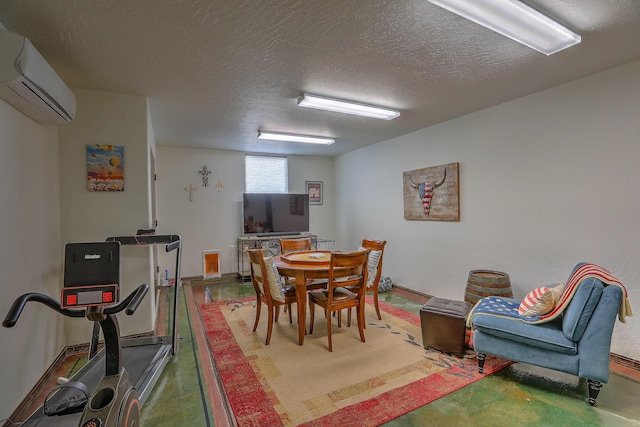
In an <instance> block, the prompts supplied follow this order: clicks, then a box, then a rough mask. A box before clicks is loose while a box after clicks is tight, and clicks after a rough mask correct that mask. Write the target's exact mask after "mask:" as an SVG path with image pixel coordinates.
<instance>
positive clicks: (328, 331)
mask: <svg viewBox="0 0 640 427" xmlns="http://www.w3.org/2000/svg"><path fill="white" fill-rule="evenodd" d="M339 319H340V313H338V322H339V321H340V320H339ZM327 338H329V351H333V346H332V345H331V318H328V319H327Z"/></svg>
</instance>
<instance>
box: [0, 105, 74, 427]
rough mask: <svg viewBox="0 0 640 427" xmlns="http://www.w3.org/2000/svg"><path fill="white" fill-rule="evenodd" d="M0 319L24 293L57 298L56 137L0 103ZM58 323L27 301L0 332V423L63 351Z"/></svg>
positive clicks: (52, 130) (55, 316) (57, 318)
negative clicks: (16, 317) (17, 316)
mask: <svg viewBox="0 0 640 427" xmlns="http://www.w3.org/2000/svg"><path fill="white" fill-rule="evenodd" d="M0 182H2V185H0V212H1V214H0V235H2V245H0V271H2V280H1V283H2V284H1V285H0V288H1V292H2V298H0V316H1V317H2V319H4V316H5V315H6V314H7V312H8V311H9V307H10V306H11V304H12V303H13V301H14V299H16V298H17V297H18V296H20V295H22V294H24V293H27V292H41V293H44V294H48V295H52V296H56V295H58V294H59V292H60V291H59V290H60V286H61V285H60V283H61V277H62V250H61V249H62V248H61V245H60V182H59V168H58V132H57V128H56V127H47V126H41V125H39V124H37V123H36V122H34V121H33V120H31V119H29V118H27V117H26V116H24V115H23V114H22V113H20V112H19V111H18V110H16V109H14V108H13V107H12V106H10V105H9V104H7V103H6V102H5V101H4V100H2V99H0ZM63 339H64V336H63V328H62V319H61V317H60V316H59V315H58V314H57V313H55V312H54V311H52V310H50V309H48V308H45V307H44V306H42V305H40V304H38V303H33V302H32V303H29V304H28V305H27V306H26V307H25V309H24V311H23V313H22V316H21V317H20V319H19V321H18V323H17V324H16V326H15V327H14V328H12V329H6V328H0V361H2V363H0V383H1V384H3V385H4V386H3V387H1V388H0V419H2V418H5V417H8V416H9V415H10V413H11V412H12V411H13V409H14V408H15V407H16V406H17V405H18V403H20V401H21V400H22V398H23V397H24V396H25V395H26V394H27V392H28V391H29V390H30V389H31V387H32V386H33V384H35V383H36V381H37V380H38V379H39V378H40V376H41V375H42V373H43V372H44V371H45V370H46V369H47V368H48V367H49V365H50V364H51V363H52V362H53V360H54V359H55V357H56V356H57V355H58V354H59V353H60V351H61V350H62V348H63V346H64V340H63Z"/></svg>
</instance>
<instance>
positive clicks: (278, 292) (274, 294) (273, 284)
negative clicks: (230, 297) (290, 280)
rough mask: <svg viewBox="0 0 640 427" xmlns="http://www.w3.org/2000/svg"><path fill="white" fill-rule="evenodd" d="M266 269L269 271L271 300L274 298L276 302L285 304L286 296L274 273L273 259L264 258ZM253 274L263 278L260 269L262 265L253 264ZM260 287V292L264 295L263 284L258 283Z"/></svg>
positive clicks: (268, 280)
mask: <svg viewBox="0 0 640 427" xmlns="http://www.w3.org/2000/svg"><path fill="white" fill-rule="evenodd" d="M252 264H253V263H252ZM264 267H265V269H266V270H267V284H268V285H269V291H270V293H271V298H273V300H274V301H278V302H284V295H283V294H282V288H281V286H280V282H279V280H278V279H277V278H276V274H275V272H274V265H273V259H271V257H265V258H264ZM253 274H255V275H256V276H257V277H260V278H262V270H261V269H260V264H253ZM258 286H259V287H260V290H261V291H262V292H263V293H264V292H265V291H264V289H263V288H262V284H261V283H260V282H258Z"/></svg>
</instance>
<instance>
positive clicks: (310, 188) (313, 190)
mask: <svg viewBox="0 0 640 427" xmlns="http://www.w3.org/2000/svg"><path fill="white" fill-rule="evenodd" d="M306 184H307V194H308V195H309V204H310V205H321V204H322V181H307V182H306Z"/></svg>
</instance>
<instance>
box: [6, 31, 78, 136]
mask: <svg viewBox="0 0 640 427" xmlns="http://www.w3.org/2000/svg"><path fill="white" fill-rule="evenodd" d="M0 97H1V98H3V99H4V100H5V101H7V102H8V103H9V104H11V105H13V106H14V107H15V108H17V109H18V110H20V111H22V112H23V113H24V114H25V115H27V116H28V117H30V118H32V119H33V120H35V121H36V122H38V123H40V124H43V125H59V124H64V123H68V122H70V121H71V120H73V119H74V118H75V115H76V97H75V95H74V94H73V92H71V90H70V89H69V88H68V87H67V85H66V84H65V83H64V82H63V81H62V79H61V78H60V77H59V76H58V75H57V74H56V72H55V71H54V70H53V68H51V66H50V65H49V64H48V63H47V61H45V59H44V58H43V57H42V55H40V53H39V52H38V51H37V50H36V48H35V47H33V45H32V44H31V42H30V41H29V40H28V39H27V38H26V37H23V36H21V35H18V34H15V33H12V32H10V31H6V30H2V29H0Z"/></svg>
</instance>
